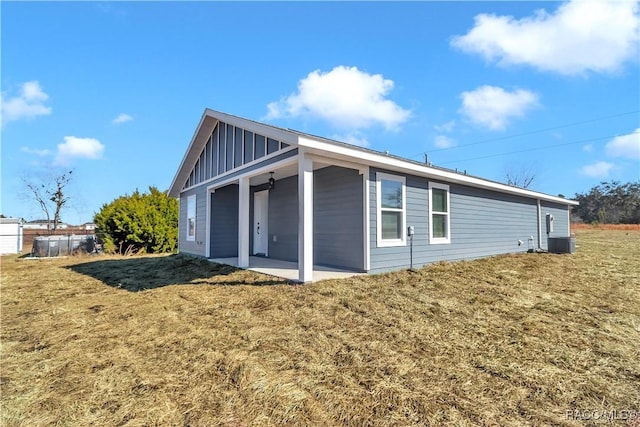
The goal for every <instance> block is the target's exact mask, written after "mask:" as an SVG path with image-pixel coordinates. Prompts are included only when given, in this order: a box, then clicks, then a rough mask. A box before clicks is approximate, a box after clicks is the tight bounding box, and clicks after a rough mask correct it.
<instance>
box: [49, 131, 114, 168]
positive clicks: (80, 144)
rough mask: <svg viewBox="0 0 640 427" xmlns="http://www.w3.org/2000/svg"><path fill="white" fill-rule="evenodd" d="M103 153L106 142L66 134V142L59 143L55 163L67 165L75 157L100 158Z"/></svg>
mask: <svg viewBox="0 0 640 427" xmlns="http://www.w3.org/2000/svg"><path fill="white" fill-rule="evenodd" d="M102 153H104V144H102V143H101V142H100V141H98V140H97V139H95V138H78V137H75V136H65V137H64V142H63V143H62V144H58V154H57V155H56V160H55V163H56V164H58V165H67V164H69V163H70V162H71V161H72V160H73V159H99V158H100V157H102Z"/></svg>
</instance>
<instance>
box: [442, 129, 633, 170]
mask: <svg viewBox="0 0 640 427" xmlns="http://www.w3.org/2000/svg"><path fill="white" fill-rule="evenodd" d="M636 134H640V132H629V133H624V134H621V135H608V136H600V137H598V138H588V139H581V140H578V141H571V142H565V143H562V144H553V145H545V146H543V147H533V148H527V149H524V150H517V151H509V152H508V153H498V154H489V155H487V156H480V157H471V158H469V159H462V160H453V161H449V162H442V163H438V164H439V165H447V164H451V163H458V162H469V161H471V160H480V159H490V158H492V157H501V156H508V155H510V154H518V153H527V152H530V151H539V150H548V149H553V148H558V147H564V146H567V145H574V144H582V143H585V142H593V141H601V140H603V139H609V138H615V137H618V136H628V135H636Z"/></svg>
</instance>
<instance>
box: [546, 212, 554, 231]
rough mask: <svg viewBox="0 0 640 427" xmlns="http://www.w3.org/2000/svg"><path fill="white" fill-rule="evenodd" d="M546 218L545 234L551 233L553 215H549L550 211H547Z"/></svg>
mask: <svg viewBox="0 0 640 427" xmlns="http://www.w3.org/2000/svg"><path fill="white" fill-rule="evenodd" d="M546 220H547V234H550V233H553V215H551V214H550V213H547V215H546Z"/></svg>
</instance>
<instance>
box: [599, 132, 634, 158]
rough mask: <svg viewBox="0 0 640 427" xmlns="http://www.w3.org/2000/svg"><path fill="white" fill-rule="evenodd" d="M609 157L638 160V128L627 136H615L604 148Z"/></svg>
mask: <svg viewBox="0 0 640 427" xmlns="http://www.w3.org/2000/svg"><path fill="white" fill-rule="evenodd" d="M605 150H606V151H607V154H608V155H609V156H611V157H627V158H629V159H638V160H640V128H638V129H636V130H635V131H634V132H633V133H631V134H628V135H622V136H616V137H615V138H613V139H612V140H611V141H609V142H608V143H607V145H606V146H605Z"/></svg>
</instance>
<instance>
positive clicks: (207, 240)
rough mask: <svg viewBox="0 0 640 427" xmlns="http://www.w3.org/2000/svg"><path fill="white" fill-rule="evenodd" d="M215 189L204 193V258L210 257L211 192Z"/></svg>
mask: <svg viewBox="0 0 640 427" xmlns="http://www.w3.org/2000/svg"><path fill="white" fill-rule="evenodd" d="M215 191H216V190H207V192H206V193H205V194H206V195H207V200H206V203H207V208H206V209H205V212H206V216H205V218H206V220H207V222H206V223H205V225H204V229H205V235H204V244H205V245H206V246H205V247H204V256H205V257H206V258H210V257H211V195H212V194H213V193H215Z"/></svg>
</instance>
